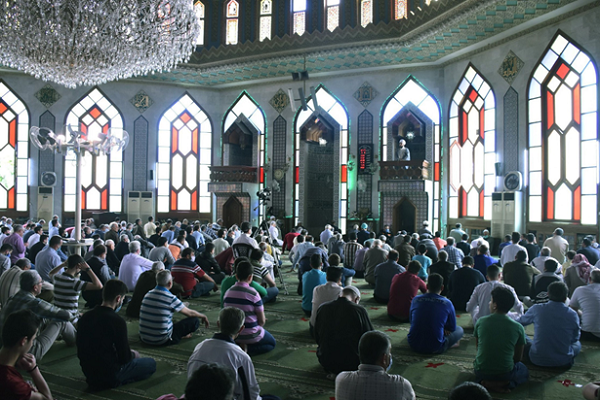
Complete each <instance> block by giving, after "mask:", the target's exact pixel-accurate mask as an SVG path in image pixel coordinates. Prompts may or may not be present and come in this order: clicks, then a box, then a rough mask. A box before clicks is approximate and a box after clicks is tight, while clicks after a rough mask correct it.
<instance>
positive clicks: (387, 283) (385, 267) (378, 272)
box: [374, 260, 406, 300]
mask: <svg viewBox="0 0 600 400" xmlns="http://www.w3.org/2000/svg"><path fill="white" fill-rule="evenodd" d="M404 271H406V270H405V269H404V268H403V267H402V266H401V265H399V264H398V263H397V262H395V261H392V260H388V261H386V262H384V263H381V264H379V265H378V266H376V267H375V291H374V296H375V297H376V298H377V299H381V300H388V299H389V298H390V287H391V286H392V279H394V276H396V275H397V274H401V273H403V272H404Z"/></svg>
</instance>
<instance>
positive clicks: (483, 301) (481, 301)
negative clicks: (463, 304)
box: [466, 281, 523, 325]
mask: <svg viewBox="0 0 600 400" xmlns="http://www.w3.org/2000/svg"><path fill="white" fill-rule="evenodd" d="M496 286H505V287H507V288H508V289H509V290H510V291H511V292H512V293H513V295H514V297H515V305H514V306H513V309H514V310H515V313H513V314H512V315H514V316H513V318H517V317H518V316H520V315H522V314H523V303H521V302H520V301H519V299H518V297H517V293H516V292H515V290H514V289H513V288H512V286H509V285H507V284H505V283H502V282H500V281H488V282H484V283H482V284H480V285H477V287H476V288H475V290H473V294H472V295H471V298H470V299H469V301H468V302H467V308H466V310H467V312H468V313H469V314H471V317H472V319H473V325H475V324H476V323H477V321H478V320H479V319H480V318H482V317H485V316H486V315H490V313H491V311H490V306H489V304H490V301H491V300H492V290H494V288H495V287H496Z"/></svg>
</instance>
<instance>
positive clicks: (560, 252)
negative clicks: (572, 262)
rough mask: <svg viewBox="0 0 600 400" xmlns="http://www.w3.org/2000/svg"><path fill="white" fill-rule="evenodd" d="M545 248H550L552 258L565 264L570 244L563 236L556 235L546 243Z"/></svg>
mask: <svg viewBox="0 0 600 400" xmlns="http://www.w3.org/2000/svg"><path fill="white" fill-rule="evenodd" d="M544 247H549V248H550V251H551V253H550V254H552V257H554V258H556V259H557V260H558V262H559V263H560V264H562V263H564V262H565V257H566V255H567V251H568V250H569V242H567V241H566V240H565V239H564V238H563V237H562V236H559V235H554V236H552V237H550V238H548V239H546V241H545V242H544Z"/></svg>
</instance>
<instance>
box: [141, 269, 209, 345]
mask: <svg viewBox="0 0 600 400" xmlns="http://www.w3.org/2000/svg"><path fill="white" fill-rule="evenodd" d="M172 287H173V278H172V277H171V272H170V271H167V270H165V271H161V272H159V273H158V275H156V288H154V289H152V290H151V291H149V292H148V293H147V294H146V295H145V296H144V300H142V307H141V308H140V339H141V340H142V342H144V343H146V344H152V345H158V346H160V345H171V344H177V343H179V342H180V341H181V339H186V338H190V337H191V336H192V333H194V332H196V331H197V330H198V328H199V327H200V321H202V322H204V325H205V326H206V327H207V328H208V318H206V315H204V314H200V313H199V312H198V311H195V310H192V309H189V308H187V307H186V306H185V305H184V304H183V303H182V302H181V300H179V299H178V298H177V297H175V295H174V294H172V293H171V292H170V291H169V290H170V289H171V288H172ZM174 312H180V313H182V314H183V315H185V316H186V317H187V318H185V319H182V320H181V321H179V322H177V323H175V324H173V313H174Z"/></svg>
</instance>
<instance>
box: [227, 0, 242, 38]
mask: <svg viewBox="0 0 600 400" xmlns="http://www.w3.org/2000/svg"><path fill="white" fill-rule="evenodd" d="M239 7H240V6H239V4H238V2H237V1H235V0H231V1H230V2H229V3H227V23H226V25H225V44H237V43H238V17H239V13H240V8H239Z"/></svg>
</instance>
